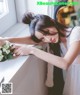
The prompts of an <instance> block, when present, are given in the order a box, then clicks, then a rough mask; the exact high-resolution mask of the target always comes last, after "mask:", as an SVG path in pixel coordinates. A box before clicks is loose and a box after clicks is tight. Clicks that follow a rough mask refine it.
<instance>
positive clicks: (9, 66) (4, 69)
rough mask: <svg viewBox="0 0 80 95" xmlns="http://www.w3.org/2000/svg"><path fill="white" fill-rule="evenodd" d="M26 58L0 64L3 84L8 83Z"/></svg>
mask: <svg viewBox="0 0 80 95" xmlns="http://www.w3.org/2000/svg"><path fill="white" fill-rule="evenodd" d="M28 57H29V56H24V57H18V58H15V59H11V60H7V61H5V62H0V75H2V77H4V82H9V81H10V80H11V79H12V77H13V76H14V75H15V74H16V72H17V71H18V70H19V69H20V68H21V66H22V65H23V64H24V63H25V61H26V60H27V59H28Z"/></svg>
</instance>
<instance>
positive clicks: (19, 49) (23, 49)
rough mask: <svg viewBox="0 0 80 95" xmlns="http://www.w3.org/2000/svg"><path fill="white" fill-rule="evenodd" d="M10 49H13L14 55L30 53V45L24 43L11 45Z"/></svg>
mask: <svg viewBox="0 0 80 95" xmlns="http://www.w3.org/2000/svg"><path fill="white" fill-rule="evenodd" d="M12 49H14V54H15V56H23V55H29V54H31V51H32V47H31V46H26V45H16V44H15V45H13V46H12Z"/></svg>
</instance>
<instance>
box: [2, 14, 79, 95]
mask: <svg viewBox="0 0 80 95" xmlns="http://www.w3.org/2000/svg"><path fill="white" fill-rule="evenodd" d="M23 22H24V23H25V24H29V26H30V32H31V36H30V37H23V38H8V39H5V40H8V41H10V42H15V43H24V44H38V43H40V42H44V43H49V45H50V49H51V50H52V51H53V52H54V54H50V53H47V52H44V51H42V50H39V49H37V48H35V47H27V46H17V45H14V46H13V48H15V50H14V53H15V54H16V55H18V56H22V55H28V54H33V55H35V56H36V57H38V58H40V59H42V60H44V61H46V62H48V63H50V64H53V65H54V66H56V67H55V72H54V75H57V74H58V75H59V76H55V78H54V85H55V86H54V87H53V92H52V93H53V95H62V90H63V87H64V82H63V77H62V70H61V69H68V68H69V66H70V65H71V64H72V63H74V60H75V59H76V58H77V56H78V54H79V52H80V48H79V47H80V27H77V26H76V27H75V28H74V29H73V30H72V32H71V35H70V42H69V44H70V45H69V48H68V51H67V53H66V54H65V56H64V57H61V55H60V53H61V49H60V43H61V42H62V43H63V44H64V46H65V47H67V44H66V39H65V37H66V32H67V27H65V26H63V25H61V24H60V23H58V22H56V21H55V20H53V19H51V18H50V17H48V16H46V15H36V16H34V15H32V14H31V13H30V14H27V15H25V16H24V18H23ZM76 31H77V32H76ZM5 40H2V41H3V42H4V41H5ZM60 68H61V69H60ZM74 77H75V75H74ZM68 81H69V80H68ZM72 84H73V85H74V83H70V85H72ZM70 90H71V89H70ZM68 92H69V89H68ZM65 94H66V93H65ZM67 95H73V94H70V93H69V94H67ZM74 95H78V94H76V92H75V93H74Z"/></svg>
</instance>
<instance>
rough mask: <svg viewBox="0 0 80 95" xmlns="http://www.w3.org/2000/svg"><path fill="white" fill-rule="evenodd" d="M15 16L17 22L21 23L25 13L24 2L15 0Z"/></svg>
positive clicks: (23, 0) (25, 6) (25, 5)
mask: <svg viewBox="0 0 80 95" xmlns="http://www.w3.org/2000/svg"><path fill="white" fill-rule="evenodd" d="M15 6H16V14H17V19H18V22H21V21H22V16H23V14H24V13H25V12H26V11H27V4H26V1H25V0H15Z"/></svg>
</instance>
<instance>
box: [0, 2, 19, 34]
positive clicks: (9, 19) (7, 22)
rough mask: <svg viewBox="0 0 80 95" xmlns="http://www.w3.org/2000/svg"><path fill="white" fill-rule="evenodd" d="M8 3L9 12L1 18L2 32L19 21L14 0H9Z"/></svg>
mask: <svg viewBox="0 0 80 95" xmlns="http://www.w3.org/2000/svg"><path fill="white" fill-rule="evenodd" d="M8 5H9V13H8V14H7V15H6V16H4V17H3V18H1V19H0V34H1V33H3V32H5V31H6V30H7V29H8V28H10V27H11V26H12V25H14V24H15V23H16V22H17V20H16V13H15V5H14V0H8Z"/></svg>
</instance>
